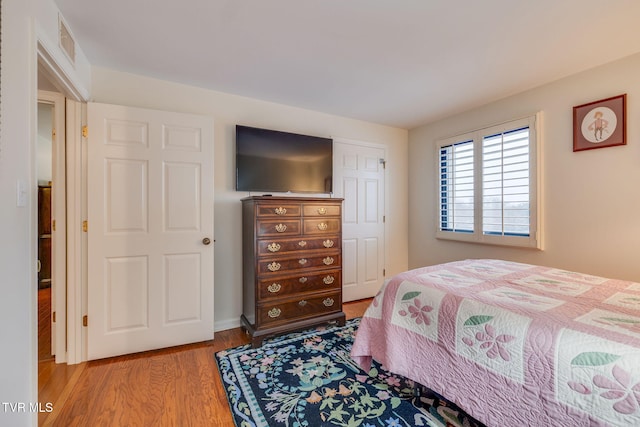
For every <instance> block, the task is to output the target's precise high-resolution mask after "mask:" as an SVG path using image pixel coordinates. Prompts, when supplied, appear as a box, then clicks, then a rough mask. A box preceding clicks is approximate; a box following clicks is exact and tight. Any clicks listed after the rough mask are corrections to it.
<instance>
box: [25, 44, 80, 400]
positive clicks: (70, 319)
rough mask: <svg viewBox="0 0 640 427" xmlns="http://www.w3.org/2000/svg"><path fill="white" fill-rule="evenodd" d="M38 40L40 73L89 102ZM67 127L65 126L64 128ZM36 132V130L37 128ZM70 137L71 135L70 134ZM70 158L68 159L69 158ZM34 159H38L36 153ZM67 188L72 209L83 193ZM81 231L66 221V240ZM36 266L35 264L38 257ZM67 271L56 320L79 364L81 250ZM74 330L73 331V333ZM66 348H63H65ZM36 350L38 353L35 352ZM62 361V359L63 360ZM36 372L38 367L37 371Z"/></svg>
mask: <svg viewBox="0 0 640 427" xmlns="http://www.w3.org/2000/svg"><path fill="white" fill-rule="evenodd" d="M36 39H37V43H36V58H37V68H36V69H37V73H43V74H45V75H46V76H47V78H48V79H49V80H50V81H51V83H52V84H53V85H54V86H55V87H56V89H58V90H59V91H60V93H61V94H62V95H63V96H64V97H66V98H67V100H69V99H71V100H75V101H86V100H88V97H89V96H88V93H87V92H86V91H85V90H83V89H82V88H81V86H80V85H78V84H76V83H75V82H74V80H73V78H72V77H70V76H69V75H68V73H66V72H65V71H64V69H63V67H61V66H60V65H59V64H58V63H57V61H56V59H55V55H54V54H52V53H51V50H50V49H49V48H47V47H46V44H47V43H46V42H43V41H42V40H41V38H40V36H39V35H37V36H36ZM36 82H37V79H33V80H32V84H33V87H34V90H33V91H32V93H33V94H35V95H36V96H34V98H32V99H31V100H30V102H33V104H32V105H33V106H34V111H35V106H36V105H37V102H38V100H37V94H38V91H37V83H36ZM61 112H62V114H63V115H64V114H65V106H64V105H63V106H62V109H61ZM36 125H37V123H36V121H34V127H35V126H36ZM64 127H65V126H64V125H63V128H64ZM34 133H35V129H34ZM66 133H67V134H71V133H72V132H66ZM67 136H68V135H67ZM32 152H33V153H35V150H33V151H32ZM66 154H67V156H69V150H67V153H66ZM64 161H65V160H64V159H63V160H62V162H64ZM67 161H68V159H67ZM34 162H35V154H34ZM76 168H80V170H81V164H77V163H76V164H71V163H68V164H67V171H66V172H67V174H68V175H73V174H75V173H76V172H77V171H76ZM36 173H37V171H36V170H35V168H34V170H33V171H32V176H31V180H32V182H37V176H36ZM66 184H67V185H66V188H65V192H66V194H67V204H66V206H65V210H67V212H68V210H69V205H74V204H76V203H77V204H80V203H81V199H80V194H81V193H79V192H75V191H72V190H73V189H70V188H69V187H68V186H69V180H67V182H66ZM31 227H32V229H33V230H36V229H37V215H35V207H34V214H33V215H32V224H31ZM78 234H81V229H80V228H78V227H77V224H75V223H70V222H67V224H66V241H67V242H70V241H75V240H77V237H76V236H77V235H78ZM33 235H34V236H36V235H37V233H35V232H34V233H33ZM31 244H32V251H31V253H32V254H34V257H36V255H35V254H37V241H35V240H34V241H33V242H32V243H31ZM33 265H35V260H34V263H33ZM65 269H66V272H67V277H66V279H67V280H66V282H67V283H66V293H65V294H64V297H62V298H61V303H63V302H67V303H66V304H65V310H64V311H65V314H66V315H65V316H59V315H58V314H56V320H57V321H58V322H60V324H65V323H66V328H65V334H64V336H65V338H66V349H67V352H66V356H65V360H64V361H66V362H67V363H68V364H74V363H79V362H81V361H82V360H81V358H78V357H77V354H78V352H80V351H81V350H82V341H81V334H78V333H77V331H78V329H80V330H81V329H82V317H81V316H80V315H78V313H77V310H75V307H76V304H75V302H76V301H78V300H79V301H82V288H81V285H82V284H81V282H76V281H70V280H69V278H70V277H76V276H77V274H75V273H76V272H77V271H82V262H81V258H80V252H76V253H74V254H70V253H68V254H67V256H66V268H65ZM32 301H33V304H34V305H35V306H34V313H36V312H37V298H34V299H32ZM34 329H35V330H34V334H35V336H37V334H38V333H37V322H35V323H34ZM70 332H71V333H70ZM63 348H64V347H63ZM36 353H37V352H36ZM35 359H37V357H35ZM64 361H62V362H64ZM56 362H59V361H58V359H57V357H56ZM35 372H37V368H36V371H35ZM35 378H36V379H37V374H36V375H35ZM34 388H35V390H37V382H36V384H34Z"/></svg>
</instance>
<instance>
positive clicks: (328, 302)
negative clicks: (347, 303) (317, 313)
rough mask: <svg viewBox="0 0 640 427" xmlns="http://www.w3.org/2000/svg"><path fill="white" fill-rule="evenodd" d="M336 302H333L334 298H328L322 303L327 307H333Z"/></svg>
mask: <svg viewBox="0 0 640 427" xmlns="http://www.w3.org/2000/svg"><path fill="white" fill-rule="evenodd" d="M334 302H335V301H334V300H333V298H327V299H325V300H324V301H322V303H323V304H324V306H325V307H331V306H332V305H333V303H334Z"/></svg>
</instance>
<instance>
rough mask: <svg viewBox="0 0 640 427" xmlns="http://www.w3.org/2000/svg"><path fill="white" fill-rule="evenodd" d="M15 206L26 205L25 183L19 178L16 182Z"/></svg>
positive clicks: (21, 206)
mask: <svg viewBox="0 0 640 427" xmlns="http://www.w3.org/2000/svg"><path fill="white" fill-rule="evenodd" d="M16 206H18V207H19V208H24V207H25V206H27V183H26V182H24V180H22V179H19V180H18V182H17V184H16Z"/></svg>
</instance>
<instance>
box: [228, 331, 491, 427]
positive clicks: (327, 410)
mask: <svg viewBox="0 0 640 427" xmlns="http://www.w3.org/2000/svg"><path fill="white" fill-rule="evenodd" d="M359 324H360V319H352V320H349V321H348V322H347V324H346V325H345V326H342V327H340V326H328V327H322V328H316V329H310V330H307V331H304V332H298V333H293V334H289V335H285V336H280V337H277V338H273V339H271V340H265V343H264V345H263V346H262V347H260V348H257V349H253V348H251V346H250V345H244V346H240V347H236V348H233V349H229V350H225V351H221V352H218V353H217V354H216V359H217V362H218V368H219V370H220V374H221V376H222V379H223V383H224V386H225V389H226V392H227V397H228V400H229V405H230V407H231V411H232V414H233V418H234V420H235V423H236V426H238V427H249V426H286V427H316V426H344V427H400V426H402V427H406V426H429V427H443V426H447V427H448V426H463V427H466V426H469V427H475V426H481V424H480V423H478V422H477V421H475V420H474V419H472V418H471V417H469V416H468V415H466V414H465V413H464V412H462V411H461V410H460V409H459V408H457V407H456V406H455V405H453V404H452V403H450V402H447V401H446V400H444V399H443V398H442V397H441V396H438V395H436V394H435V393H433V392H431V391H430V390H425V389H424V388H420V390H421V392H420V393H416V384H414V383H413V381H411V380H408V379H406V378H403V377H401V376H399V375H395V374H392V373H390V372H388V371H386V370H385V369H384V367H382V366H381V365H379V364H377V363H375V362H374V364H373V366H372V368H371V369H370V371H369V372H364V371H362V370H361V369H360V368H359V367H358V365H356V364H355V362H354V361H353V360H352V359H351V358H350V357H349V353H350V351H351V345H352V344H353V338H354V333H355V331H356V330H357V328H358V325H359Z"/></svg>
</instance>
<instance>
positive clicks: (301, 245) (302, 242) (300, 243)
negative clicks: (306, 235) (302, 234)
mask: <svg viewBox="0 0 640 427" xmlns="http://www.w3.org/2000/svg"><path fill="white" fill-rule="evenodd" d="M298 246H300V247H301V248H304V247H305V246H307V242H305V241H304V240H300V241H299V242H298Z"/></svg>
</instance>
